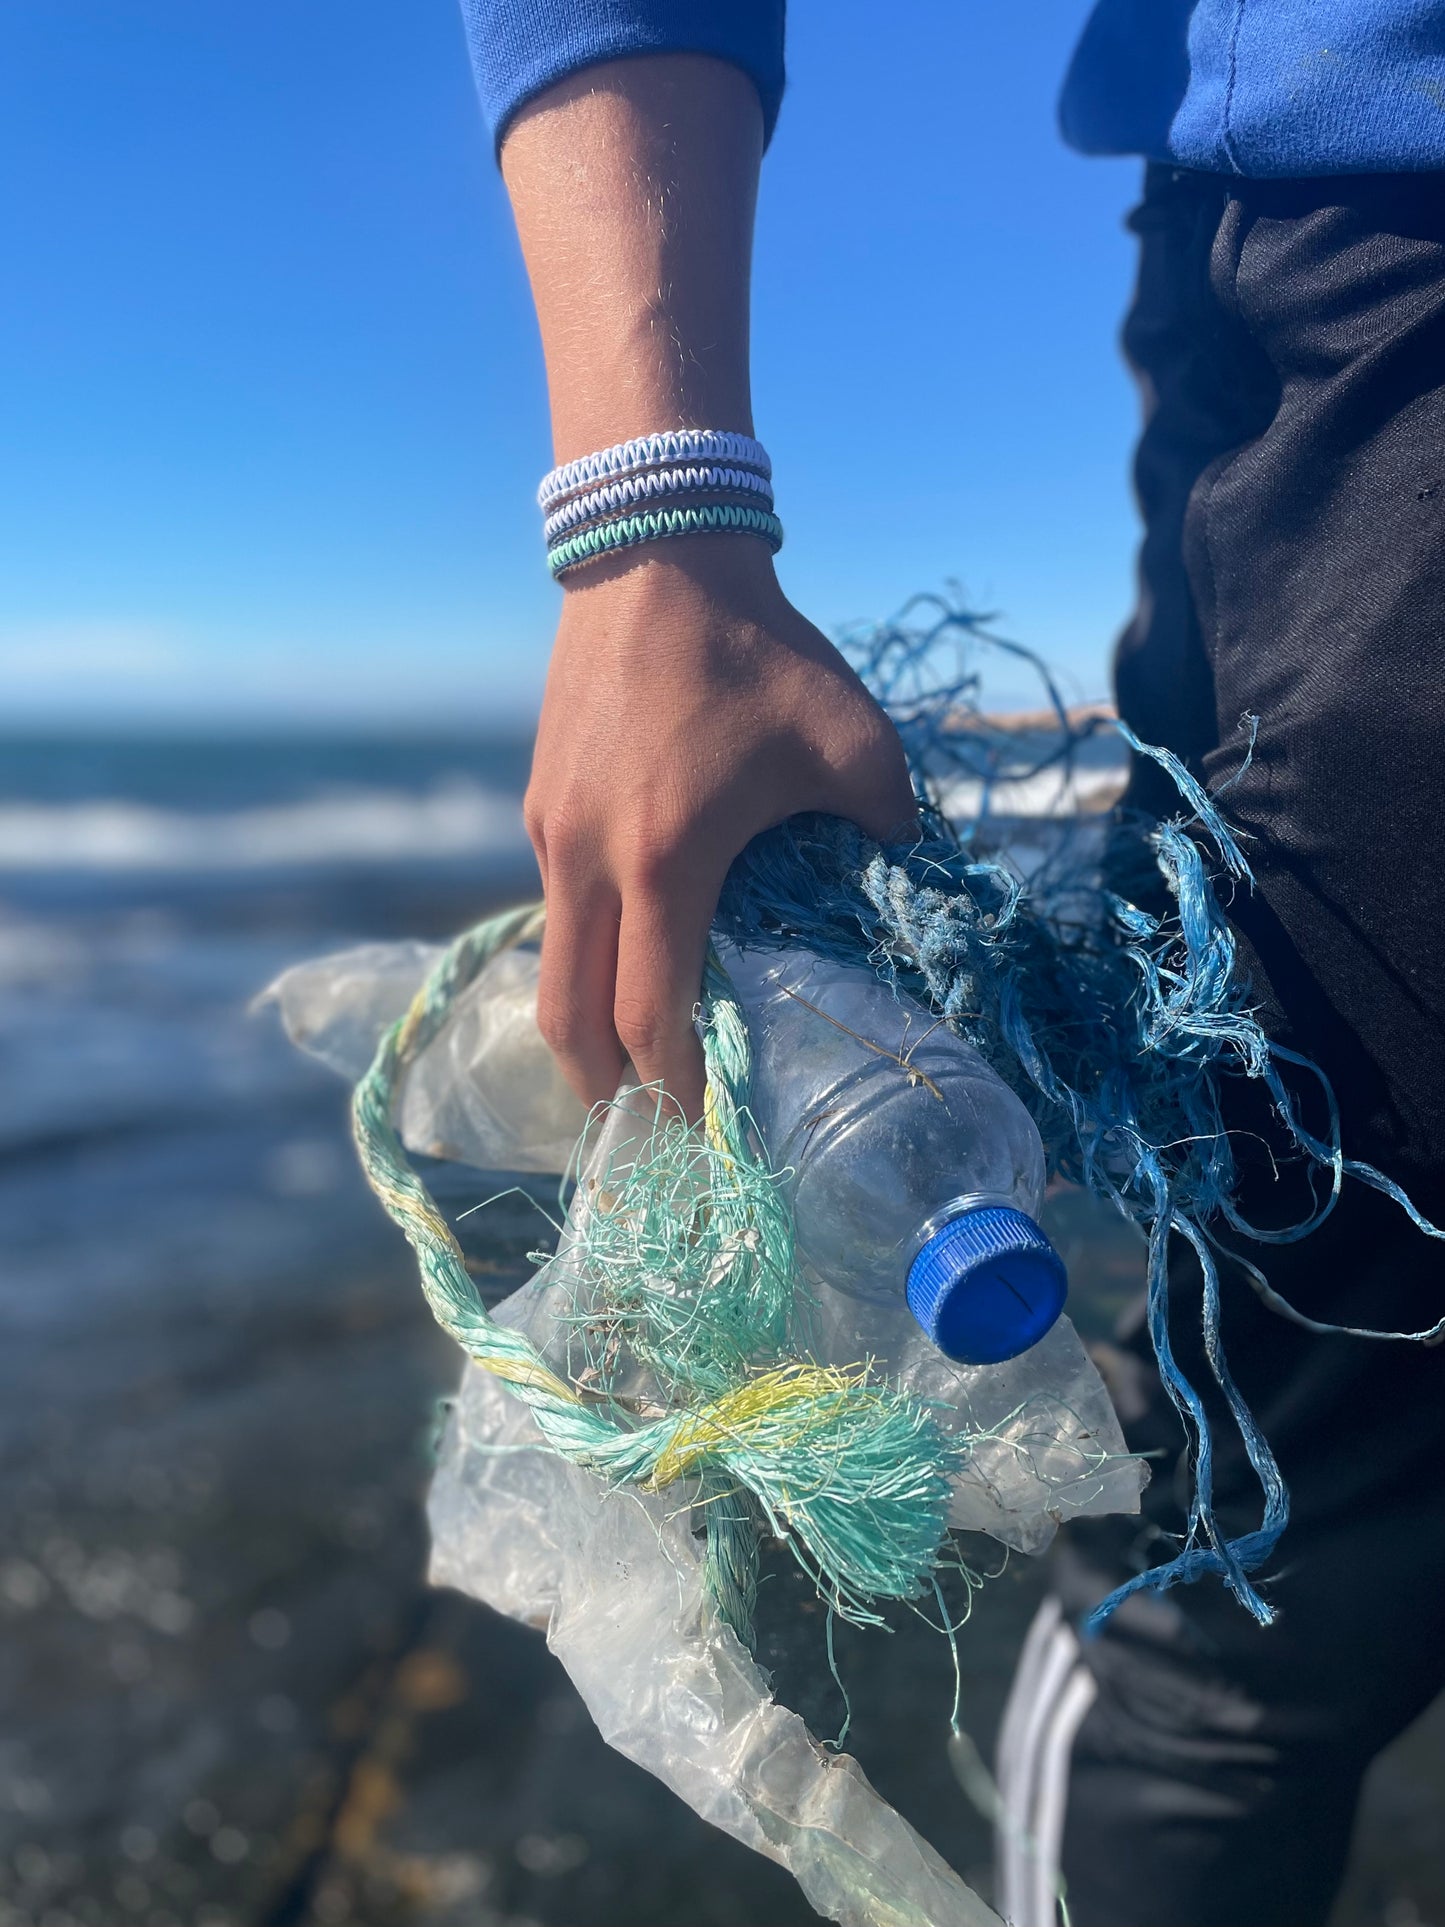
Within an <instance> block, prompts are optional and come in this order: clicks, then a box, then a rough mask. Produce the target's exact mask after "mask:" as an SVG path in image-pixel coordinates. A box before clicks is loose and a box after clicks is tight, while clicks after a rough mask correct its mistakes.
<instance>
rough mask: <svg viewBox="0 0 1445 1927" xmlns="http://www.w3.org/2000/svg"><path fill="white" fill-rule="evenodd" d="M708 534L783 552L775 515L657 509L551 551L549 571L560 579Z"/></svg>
mask: <svg viewBox="0 0 1445 1927" xmlns="http://www.w3.org/2000/svg"><path fill="white" fill-rule="evenodd" d="M704 534H719V535H721V534H739V535H760V536H762V538H763V540H764V541H765V542H766V543H767V544H768V546H769V548H771V549H772V551H773V552H774V554H776V553H777V551H778V550H779V549H780V548H781V547H782V546H783V525H782V523H781V522H780V521H779V520H778V518H777V516H776V515H774V514H773V513H772V511H771V510H770V509H760V508H750V507H746V506H739V505H738V504H736V503H732V502H712V503H707V504H705V505H704V506H703V507H701V508H667V509H652V510H649V511H648V512H647V513H645V514H635V515H624V516H622V517H620V518H619V519H618V520H617V521H615V522H599V523H597V524H596V525H595V526H594V527H592V528H587V529H583V530H581V531H580V532H579V533H578V534H576V535H570V536H568V537H566V538H565V540H563V541H561V542H558V543H557V544H555V546H554V547H552V548H550V549H548V551H547V567H548V568H549V569H550V570H551V571H552V574H553V575H554V576H561V575H565V574H566V572H567V570H568V569H575V568H577V567H578V566H579V565H580V564H581V563H583V562H590V561H591V560H592V559H593V557H594V556H599V555H608V554H610V553H611V552H612V551H613V550H614V549H630V548H634V547H635V546H636V545H637V544H638V543H640V542H657V541H660V540H662V539H663V538H664V537H666V536H669V535H704Z"/></svg>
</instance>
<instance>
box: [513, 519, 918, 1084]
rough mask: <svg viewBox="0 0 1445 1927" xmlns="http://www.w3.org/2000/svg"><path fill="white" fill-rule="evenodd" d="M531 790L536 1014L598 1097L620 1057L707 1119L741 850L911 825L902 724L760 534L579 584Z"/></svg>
mask: <svg viewBox="0 0 1445 1927" xmlns="http://www.w3.org/2000/svg"><path fill="white" fill-rule="evenodd" d="M572 584H573V586H571V587H569V588H568V590H567V596H566V602H565V604H564V607H563V613H562V620H561V625H560V627H559V629H558V633H557V640H556V644H555V646H554V649H553V653H552V661H551V668H550V671H549V673H548V678H547V690H546V696H545V699H544V701H543V705H542V719H541V725H540V728H539V731H538V736H537V747H536V754H535V757H534V760H533V764H532V780H531V784H530V787H529V789H528V791H527V800H526V819H527V829H528V834H529V835H530V837H531V839H532V843H533V847H534V848H535V850H536V852H537V860H538V863H539V864H540V866H541V871H542V883H543V887H544V889H545V891H546V897H547V928H546V934H545V937H544V939H543V945H542V971H541V983H540V988H539V995H538V1012H537V1014H538V1021H539V1023H540V1025H541V1028H542V1034H543V1036H544V1037H545V1038H546V1039H547V1042H548V1043H549V1044H550V1045H551V1047H552V1049H553V1050H554V1051H555V1053H556V1055H557V1057H558V1059H559V1061H560V1063H561V1065H562V1069H563V1070H564V1072H565V1073H566V1075H567V1078H568V1081H569V1082H570V1083H571V1084H572V1085H573V1086H574V1088H575V1089H576V1090H577V1092H578V1093H579V1095H580V1096H581V1097H582V1098H583V1099H584V1100H585V1101H587V1102H589V1103H592V1102H596V1101H597V1100H598V1099H601V1098H608V1097H611V1096H612V1094H613V1093H614V1091H615V1090H616V1088H617V1085H618V1082H619V1079H620V1077H621V1075H622V1069H623V1062H624V1054H625V1055H626V1057H629V1058H630V1059H631V1060H632V1063H633V1065H634V1067H635V1069H636V1071H637V1074H638V1077H639V1078H640V1079H641V1080H642V1081H643V1082H645V1083H651V1082H653V1081H654V1080H656V1081H659V1082H660V1083H661V1084H662V1085H663V1087H664V1089H665V1090H666V1092H667V1093H668V1094H669V1096H670V1097H671V1098H672V1099H673V1100H674V1101H675V1102H676V1103H677V1104H678V1106H679V1107H680V1108H681V1110H682V1111H683V1113H684V1115H685V1116H686V1117H688V1118H689V1119H690V1120H696V1119H697V1118H698V1117H700V1116H701V1113H702V1093H703V1065H702V1052H701V1049H700V1046H699V1044H698V1041H697V1036H696V1033H695V1031H694V1030H693V1022H692V1020H693V1012H694V1009H695V1007H696V1005H697V1001H698V996H699V992H700V987H701V982H702V972H703V964H704V960H705V956H706V950H707V941H708V929H709V926H710V924H711V922H712V917H713V912H714V911H715V909H716V907H717V899H718V894H719V891H720V890H721V887H722V882H723V878H724V876H725V875H726V873H727V870H728V866H729V865H730V864H731V862H732V860H733V858H734V857H735V856H736V855H737V854H738V852H739V851H740V850H741V849H742V848H743V846H744V844H746V843H747V842H748V841H749V840H750V839H751V838H752V837H753V836H755V835H756V834H757V833H758V832H759V831H760V830H764V829H767V828H768V827H769V826H771V825H772V824H775V823H780V822H781V821H782V820H783V819H784V818H785V817H788V816H792V815H795V814H796V813H797V812H799V811H802V810H822V811H828V812H831V813H833V814H835V815H839V816H846V817H850V818H851V819H852V820H853V821H854V822H856V823H858V824H859V825H860V826H861V827H862V828H863V829H864V830H866V831H868V832H869V833H870V834H871V835H874V836H877V837H880V838H883V837H890V836H895V835H897V834H899V833H903V832H906V831H907V830H908V829H909V827H910V826H911V824H912V821H913V819H914V816H915V802H914V797H913V791H912V787H911V785H910V782H909V778H908V771H907V767H906V764H905V760H904V756H903V748H902V745H901V743H900V742H899V740H898V736H897V733H896V732H895V730H894V728H893V726H892V724H891V723H890V722H889V721H888V719H887V717H886V716H885V715H884V714H883V712H882V710H881V709H880V708H879V707H878V705H877V703H876V702H874V700H873V698H872V697H871V696H870V695H869V694H868V692H867V690H866V689H865V688H864V686H863V684H862V683H861V682H860V681H859V680H858V678H857V676H856V675H855V674H854V673H853V671H852V670H851V669H850V668H849V667H848V665H847V664H846V663H845V662H844V660H843V658H842V657H841V656H840V655H839V654H838V651H837V650H836V649H835V648H834V647H833V646H832V644H831V643H830V642H828V641H827V639H826V638H825V637H824V636H823V635H821V634H820V633H819V631H818V630H817V629H815V628H814V627H813V625H812V624H811V623H810V622H807V621H805V620H804V618H803V617H802V616H800V615H799V614H798V612H797V610H796V609H794V608H793V607H792V605H791V604H790V603H789V602H788V601H787V599H786V598H785V597H784V595H783V593H782V591H781V589H780V588H779V587H778V584H777V580H776V578H775V576H774V574H773V570H772V562H771V558H770V557H769V555H768V553H767V550H766V547H765V545H764V544H763V543H761V542H759V541H756V540H755V539H753V538H751V537H747V536H721V535H701V536H693V537H678V538H673V539H672V540H669V541H666V542H660V543H656V544H652V545H650V546H649V547H648V548H647V549H645V550H643V551H642V552H641V553H639V554H638V555H636V556H633V557H617V558H612V559H609V560H607V561H599V562H596V563H593V564H590V565H589V566H588V567H587V568H586V569H583V570H580V571H578V572H577V573H576V575H574V577H573V578H572Z"/></svg>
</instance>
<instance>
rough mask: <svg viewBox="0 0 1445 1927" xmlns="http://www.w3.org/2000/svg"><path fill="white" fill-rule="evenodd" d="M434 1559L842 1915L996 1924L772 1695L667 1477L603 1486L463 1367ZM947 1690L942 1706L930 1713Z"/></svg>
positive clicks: (491, 1385) (490, 1381) (446, 1452)
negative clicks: (518, 1624)
mask: <svg viewBox="0 0 1445 1927" xmlns="http://www.w3.org/2000/svg"><path fill="white" fill-rule="evenodd" d="M430 1512H431V1525H432V1561H431V1577H432V1579H433V1581H434V1582H435V1583H436V1584H438V1585H446V1586H455V1587H457V1588H458V1589H459V1590H460V1591H462V1592H465V1593H470V1594H471V1595H472V1596H473V1597H475V1598H477V1599H483V1600H485V1601H486V1602H487V1603H488V1604H489V1605H491V1606H494V1607H495V1608H496V1609H497V1610H498V1611H499V1612H504V1613H507V1614H509V1615H510V1616H511V1617H513V1618H515V1619H521V1620H526V1621H529V1622H530V1623H532V1624H534V1625H540V1626H545V1628H546V1632H547V1643H548V1645H549V1646H550V1647H551V1648H552V1650H553V1652H554V1653H556V1655H557V1657H558V1658H559V1659H560V1660H561V1661H562V1664H563V1665H564V1666H565V1667H566V1669H567V1671H568V1673H569V1674H570V1675H571V1678H572V1680H573V1683H574V1684H575V1685H576V1687H577V1689H578V1691H579V1692H580V1693H581V1695H582V1697H583V1699H584V1700H585V1701H586V1703H587V1707H588V1710H589V1711H590V1712H591V1714H592V1717H593V1719H595V1720H596V1722H597V1726H598V1729H599V1731H600V1732H601V1734H602V1736H603V1738H604V1739H605V1740H606V1741H607V1742H608V1744H609V1745H611V1746H614V1747H616V1748H617V1750H618V1752H620V1753H623V1754H625V1755H626V1756H627V1757H628V1758H629V1759H631V1760H635V1761H636V1762H637V1763H638V1764H639V1765H640V1766H644V1767H646V1768H647V1769H648V1771H649V1772H651V1773H654V1774H656V1775H657V1777H658V1778H659V1779H660V1780H662V1781H663V1782H664V1783H665V1784H666V1785H667V1786H669V1787H671V1788H672V1790H673V1791H674V1792H675V1793H676V1794H678V1795H679V1796H680V1798H682V1799H684V1800H686V1801H687V1803H688V1805H689V1806H690V1807H692V1808H693V1809H694V1811H695V1812H697V1813H699V1814H701V1815H702V1817H703V1818H704V1819H706V1820H710V1821H712V1822H713V1824H714V1825H716V1826H719V1827H721V1828H723V1829H724V1831H725V1832H727V1833H730V1834H732V1835H734V1837H735V1838H737V1839H739V1840H741V1841H743V1842H744V1843H745V1844H746V1845H748V1846H750V1847H753V1848H755V1849H756V1850H757V1851H758V1852H759V1853H763V1854H766V1855H767V1856H768V1857H769V1858H770V1859H772V1860H776V1861H779V1862H781V1864H782V1865H783V1866H785V1867H786V1868H787V1869H788V1870H789V1871H790V1872H791V1873H792V1874H793V1875H794V1877H795V1878H796V1880H797V1881H798V1884H799V1886H800V1887H801V1888H802V1890H803V1892H804V1894H805V1895H806V1896H807V1898H808V1900H809V1901H810V1902H811V1904H812V1905H813V1906H814V1907H815V1908H816V1909H817V1910H818V1912H819V1913H820V1914H822V1915H823V1916H824V1917H825V1918H826V1919H829V1920H837V1921H842V1922H845V1923H848V1927H997V1917H996V1916H995V1915H994V1914H993V1912H992V1911H991V1910H990V1909H989V1908H988V1907H986V1906H985V1905H984V1904H983V1902H982V1901H981V1900H980V1899H979V1898H978V1896H977V1895H976V1894H975V1893H974V1892H973V1891H972V1889H971V1888H969V1887H968V1886H966V1885H965V1884H964V1882H963V1881H962V1880H960V1879H959V1878H958V1876H957V1875H956V1874H955V1873H954V1872H953V1871H952V1870H951V1869H950V1868H949V1867H948V1866H947V1865H946V1863H945V1862H944V1861H943V1860H942V1859H940V1857H939V1856H938V1855H937V1854H936V1853H935V1852H934V1851H933V1849H932V1848H931V1847H929V1846H928V1845H927V1843H926V1842H925V1841H924V1840H922V1839H920V1837H919V1836H918V1835H917V1834H916V1833H915V1832H914V1831H913V1829H912V1828H911V1827H910V1826H909V1825H908V1824H907V1822H906V1821H904V1820H903V1819H902V1818H901V1817H900V1816H899V1815H898V1814H897V1813H896V1812H895V1811H894V1809H893V1808H892V1807H890V1806H889V1805H888V1804H887V1802H886V1801H884V1800H883V1799H881V1798H880V1796H879V1795H878V1794H877V1793H876V1792H875V1791H874V1790H873V1788H872V1787H871V1786H870V1785H869V1783H868V1780H867V1779H866V1777H865V1776H864V1774H863V1771H862V1769H861V1768H860V1767H859V1766H858V1764H857V1762H856V1761H855V1760H853V1759H851V1758H850V1757H849V1756H848V1755H847V1754H834V1753H829V1752H826V1751H825V1750H824V1749H823V1748H822V1747H820V1746H819V1745H818V1743H817V1742H816V1741H815V1740H814V1739H813V1737H812V1735H811V1734H810V1733H809V1731H808V1729H807V1727H806V1726H805V1725H804V1723H803V1721H802V1720H801V1719H799V1717H798V1716H797V1714H796V1713H791V1712H789V1711H788V1710H787V1708H786V1707H783V1706H779V1705H778V1704H777V1703H776V1701H775V1700H774V1699H773V1697H772V1694H771V1692H770V1690H769V1687H768V1683H767V1680H766V1679H765V1677H764V1676H763V1674H762V1673H761V1671H760V1670H759V1669H758V1667H757V1666H756V1665H755V1664H754V1663H753V1661H752V1659H751V1658H750V1657H749V1656H748V1654H747V1652H746V1651H745V1650H744V1648H743V1646H742V1644H741V1643H740V1642H739V1641H738V1640H737V1638H735V1636H734V1635H733V1634H732V1633H731V1632H730V1631H729V1630H728V1629H727V1628H726V1627H725V1626H722V1625H720V1624H719V1623H718V1621H717V1619H716V1618H715V1617H714V1615H713V1614H712V1613H711V1611H710V1610H709V1608H708V1607H707V1605H706V1604H705V1601H704V1596H703V1586H702V1555H701V1548H700V1542H699V1541H698V1540H696V1539H694V1537H693V1536H692V1533H691V1532H690V1530H689V1526H688V1511H687V1508H686V1506H685V1505H684V1506H682V1507H681V1509H679V1502H678V1498H677V1496H676V1494H674V1493H663V1494H661V1495H659V1496H657V1497H645V1496H643V1495H641V1494H639V1493H637V1492H635V1491H631V1490H621V1491H609V1490H608V1489H607V1488H606V1487H604V1486H602V1485H600V1484H599V1483H598V1481H597V1480H595V1479H593V1478H591V1477H589V1476H588V1475H587V1474H586V1473H584V1472H580V1471H578V1470H577V1469H576V1468H575V1467H573V1466H570V1465H568V1464H567V1463H566V1462H565V1461H564V1460H563V1459H560V1458H558V1457H557V1456H556V1455H555V1454H552V1453H550V1452H548V1451H546V1450H545V1449H543V1448H542V1447H541V1446H540V1444H539V1442H538V1435H537V1431H536V1428H535V1426H534V1425H533V1423H532V1420H531V1418H530V1417H529V1415H528V1413H527V1410H526V1408H525V1406H523V1405H522V1404H521V1403H520V1402H519V1401H518V1400H516V1399H514V1398H512V1397H510V1396H509V1395H508V1393H507V1392H506V1391H505V1390H504V1389H503V1388H502V1386H501V1385H499V1384H498V1383H497V1381H496V1380H495V1379H494V1378H492V1377H491V1376H490V1375H489V1374H488V1373H486V1372H484V1371H481V1370H480V1369H479V1368H477V1367H476V1366H469V1367H468V1369H467V1373H466V1376H465V1378H464V1380H463V1382H462V1389H461V1394H460V1398H459V1400H458V1403H457V1407H456V1409H455V1411H454V1413H453V1415H452V1419H451V1423H450V1424H449V1426H448V1429H447V1435H446V1439H445V1442H444V1446H443V1450H442V1455H441V1460H440V1463H439V1464H438V1466H437V1472H436V1477H435V1480H434V1482H433V1485H432V1494H431V1507H430ZM944 1710H945V1709H940V1719H941V1718H942V1717H943V1714H944Z"/></svg>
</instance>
